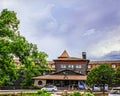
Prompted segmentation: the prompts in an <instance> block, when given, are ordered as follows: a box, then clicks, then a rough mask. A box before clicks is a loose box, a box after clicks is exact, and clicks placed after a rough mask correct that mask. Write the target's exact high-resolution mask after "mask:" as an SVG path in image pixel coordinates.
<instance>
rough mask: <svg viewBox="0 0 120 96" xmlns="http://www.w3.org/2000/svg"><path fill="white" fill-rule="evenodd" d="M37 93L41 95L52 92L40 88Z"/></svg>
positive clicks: (47, 94)
mask: <svg viewBox="0 0 120 96" xmlns="http://www.w3.org/2000/svg"><path fill="white" fill-rule="evenodd" d="M37 94H39V95H40V96H50V95H51V94H52V92H47V91H46V90H38V91H37Z"/></svg>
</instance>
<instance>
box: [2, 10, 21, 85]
mask: <svg viewBox="0 0 120 96" xmlns="http://www.w3.org/2000/svg"><path fill="white" fill-rule="evenodd" d="M18 24H19V20H17V18H16V13H14V12H13V11H8V10H7V9H4V10H3V11H2V12H1V14H0V85H9V84H12V83H13V80H14V79H16V78H17V74H16V72H17V70H16V66H15V64H14V60H13V55H12V48H11V47H12V41H13V39H14V35H15V34H16V32H17V28H18V26H17V25H18Z"/></svg>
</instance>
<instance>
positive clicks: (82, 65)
mask: <svg viewBox="0 0 120 96" xmlns="http://www.w3.org/2000/svg"><path fill="white" fill-rule="evenodd" d="M48 64H49V66H50V68H51V70H50V73H49V74H47V75H43V76H38V77H34V78H33V79H34V85H35V86H37V87H40V88H41V87H43V86H45V85H56V86H57V87H59V88H68V89H72V88H77V89H78V88H79V89H83V88H84V87H85V80H86V77H87V73H88V72H89V71H90V70H91V69H92V68H95V67H96V66H98V65H100V64H109V65H110V66H111V67H112V68H117V67H119V66H120V60H114V61H90V60H88V59H87V58H86V52H82V58H77V57H71V56H69V55H68V53H67V51H66V50H65V51H64V52H63V53H62V54H61V55H60V56H59V57H58V58H57V59H55V60H53V61H49V62H48Z"/></svg>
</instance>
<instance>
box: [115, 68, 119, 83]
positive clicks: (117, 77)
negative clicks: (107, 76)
mask: <svg viewBox="0 0 120 96" xmlns="http://www.w3.org/2000/svg"><path fill="white" fill-rule="evenodd" d="M114 83H115V84H116V85H120V67H118V68H117V69H116V71H115V74H114Z"/></svg>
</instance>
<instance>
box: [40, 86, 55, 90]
mask: <svg viewBox="0 0 120 96" xmlns="http://www.w3.org/2000/svg"><path fill="white" fill-rule="evenodd" d="M41 90H46V91H57V87H56V86H53V85H50V86H45V87H43V88H42V89H41Z"/></svg>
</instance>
